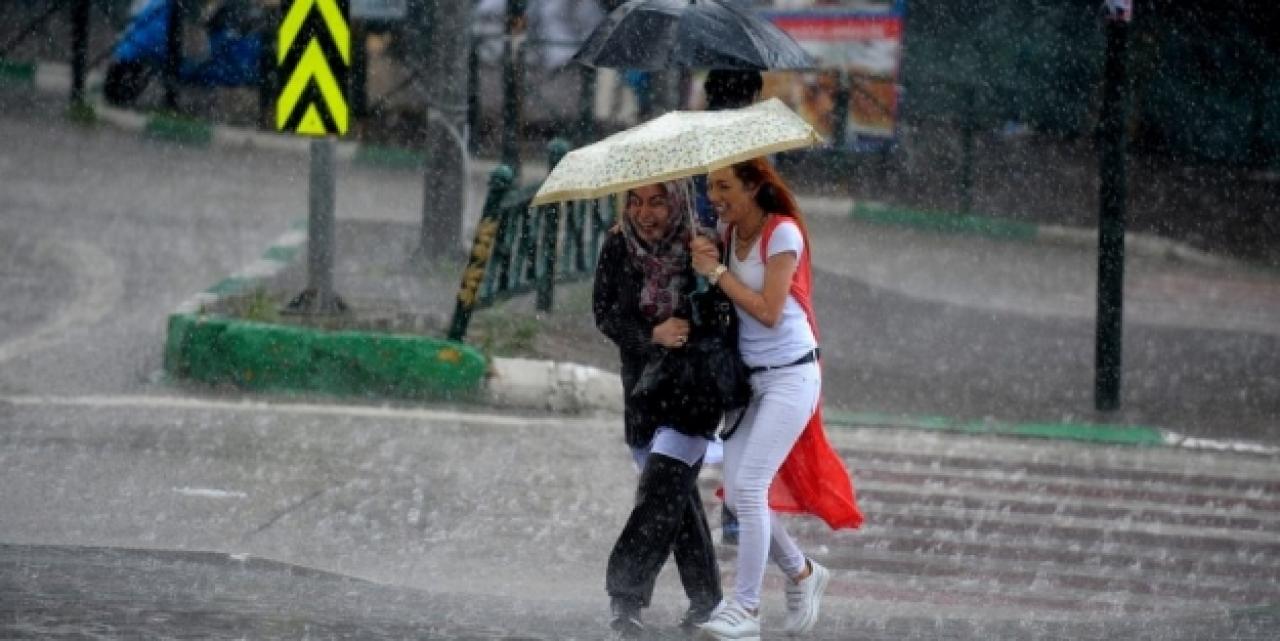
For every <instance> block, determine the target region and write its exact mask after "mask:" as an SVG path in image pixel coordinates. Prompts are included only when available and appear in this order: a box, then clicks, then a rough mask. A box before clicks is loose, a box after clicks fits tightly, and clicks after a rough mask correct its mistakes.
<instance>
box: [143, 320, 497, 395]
mask: <svg viewBox="0 0 1280 641" xmlns="http://www.w3.org/2000/svg"><path fill="white" fill-rule="evenodd" d="M486 365H487V364H486V361H485V358H484V355H483V354H481V353H480V352H479V351H477V350H476V349H475V348H473V347H470V346H468V345H464V344H461V343H455V342H452V341H447V340H443V339H436V338H429V337H424V336H410V335H404V334H380V333H373V332H358V331H340V332H326V331H320V330H313V329H309V328H302V327H293V326H287V325H273V324H268V323H259V322H254V321H244V320H239V319H233V318H228V317H224V316H216V315H207V316H206V315H197V314H183V313H177V314H172V315H170V316H169V331H168V336H167V339H166V342H165V371H166V372H167V373H168V374H169V375H171V376H175V377H182V378H189V379H193V380H197V381H202V382H205V383H210V384H214V385H217V384H231V385H235V386H236V387H240V388H243V389H248V390H255V391H293V392H320V393H326V394H333V395H338V396H351V395H358V396H374V397H393V398H405V399H438V398H442V397H443V398H453V399H456V398H464V397H468V396H471V395H473V394H475V393H477V392H479V391H480V389H481V384H482V382H483V380H484V376H485V371H486Z"/></svg>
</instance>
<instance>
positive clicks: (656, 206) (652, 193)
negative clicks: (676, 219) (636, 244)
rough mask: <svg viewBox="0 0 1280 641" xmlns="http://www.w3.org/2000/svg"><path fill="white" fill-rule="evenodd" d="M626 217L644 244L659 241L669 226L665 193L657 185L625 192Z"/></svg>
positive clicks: (669, 218)
mask: <svg viewBox="0 0 1280 641" xmlns="http://www.w3.org/2000/svg"><path fill="white" fill-rule="evenodd" d="M627 216H629V217H630V218H631V222H632V223H634V224H635V228H636V231H637V232H639V234H640V238H642V239H644V240H645V241H646V242H650V243H652V242H655V241H658V240H661V239H662V238H663V236H666V234H667V228H668V227H670V226H671V207H670V205H669V204H668V203H667V192H666V191H664V190H663V189H662V187H661V186H659V185H645V186H644V187H636V188H635V189H632V190H630V191H628V192H627Z"/></svg>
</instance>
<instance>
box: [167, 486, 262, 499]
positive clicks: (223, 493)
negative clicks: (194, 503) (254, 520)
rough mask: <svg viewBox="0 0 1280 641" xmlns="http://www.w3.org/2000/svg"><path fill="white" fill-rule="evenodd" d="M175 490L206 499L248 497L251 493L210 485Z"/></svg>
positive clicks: (184, 494)
mask: <svg viewBox="0 0 1280 641" xmlns="http://www.w3.org/2000/svg"><path fill="white" fill-rule="evenodd" d="M173 491H174V492H177V493H178V494H181V495H183V496H198V497H201V498H206V499H247V498H249V495H248V494H246V493H244V492H239V491H236V490H215V489H213V488H210V487H175V488H173Z"/></svg>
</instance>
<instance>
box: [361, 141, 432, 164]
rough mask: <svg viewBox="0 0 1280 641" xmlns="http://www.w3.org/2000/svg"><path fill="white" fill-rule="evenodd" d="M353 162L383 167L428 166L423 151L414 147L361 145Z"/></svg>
mask: <svg viewBox="0 0 1280 641" xmlns="http://www.w3.org/2000/svg"><path fill="white" fill-rule="evenodd" d="M353 162H355V163H356V164H359V165H365V166H367V167H378V168H382V169H421V168H422V167H424V166H426V164H427V159H426V157H425V156H424V155H423V154H422V152H419V151H414V150H412V149H402V148H398V147H382V146H379V145H359V146H357V147H356V153H355V157H354V158H353Z"/></svg>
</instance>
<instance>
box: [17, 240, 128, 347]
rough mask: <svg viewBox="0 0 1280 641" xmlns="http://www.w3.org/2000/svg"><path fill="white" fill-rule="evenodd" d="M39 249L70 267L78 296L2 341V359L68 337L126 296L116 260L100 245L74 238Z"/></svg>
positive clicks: (40, 251) (40, 246) (52, 242)
mask: <svg viewBox="0 0 1280 641" xmlns="http://www.w3.org/2000/svg"><path fill="white" fill-rule="evenodd" d="M36 251H37V253H44V254H47V255H49V256H51V257H52V258H53V259H54V260H56V261H58V262H60V263H62V264H63V265H64V266H65V267H66V268H67V270H68V271H69V272H70V273H71V276H72V279H73V280H74V285H73V287H74V291H75V297H74V298H72V299H71V301H70V302H69V303H68V304H67V305H66V306H65V307H64V308H63V310H64V311H62V313H60V314H59V315H57V316H56V317H54V318H53V319H52V320H51V321H50V322H48V323H45V324H43V325H42V326H41V327H40V328H39V329H37V330H35V331H33V332H31V333H30V334H27V335H26V336H19V337H17V338H14V339H10V340H9V341H6V342H3V343H0V362H4V361H6V360H9V359H11V358H14V357H17V356H22V355H24V354H29V353H31V352H34V351H36V350H40V349H44V348H46V347H50V346H52V345H56V344H58V343H59V342H62V341H64V340H66V338H67V335H68V334H69V333H71V332H74V331H76V330H84V329H86V328H88V327H89V326H90V325H93V324H94V323H97V322H98V321H99V320H101V319H102V317H103V316H106V315H107V312H110V311H111V310H112V309H113V308H114V307H115V306H116V303H117V302H118V301H119V300H120V299H121V298H123V297H124V282H123V281H122V280H121V279H120V275H119V270H118V269H117V268H116V263H115V261H114V260H112V259H111V257H110V256H108V255H107V254H106V253H104V252H103V251H102V250H100V249H98V248H97V247H95V246H93V245H91V244H89V243H83V242H79V241H74V240H46V241H41V242H40V245H39V246H38V247H37V248H36Z"/></svg>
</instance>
